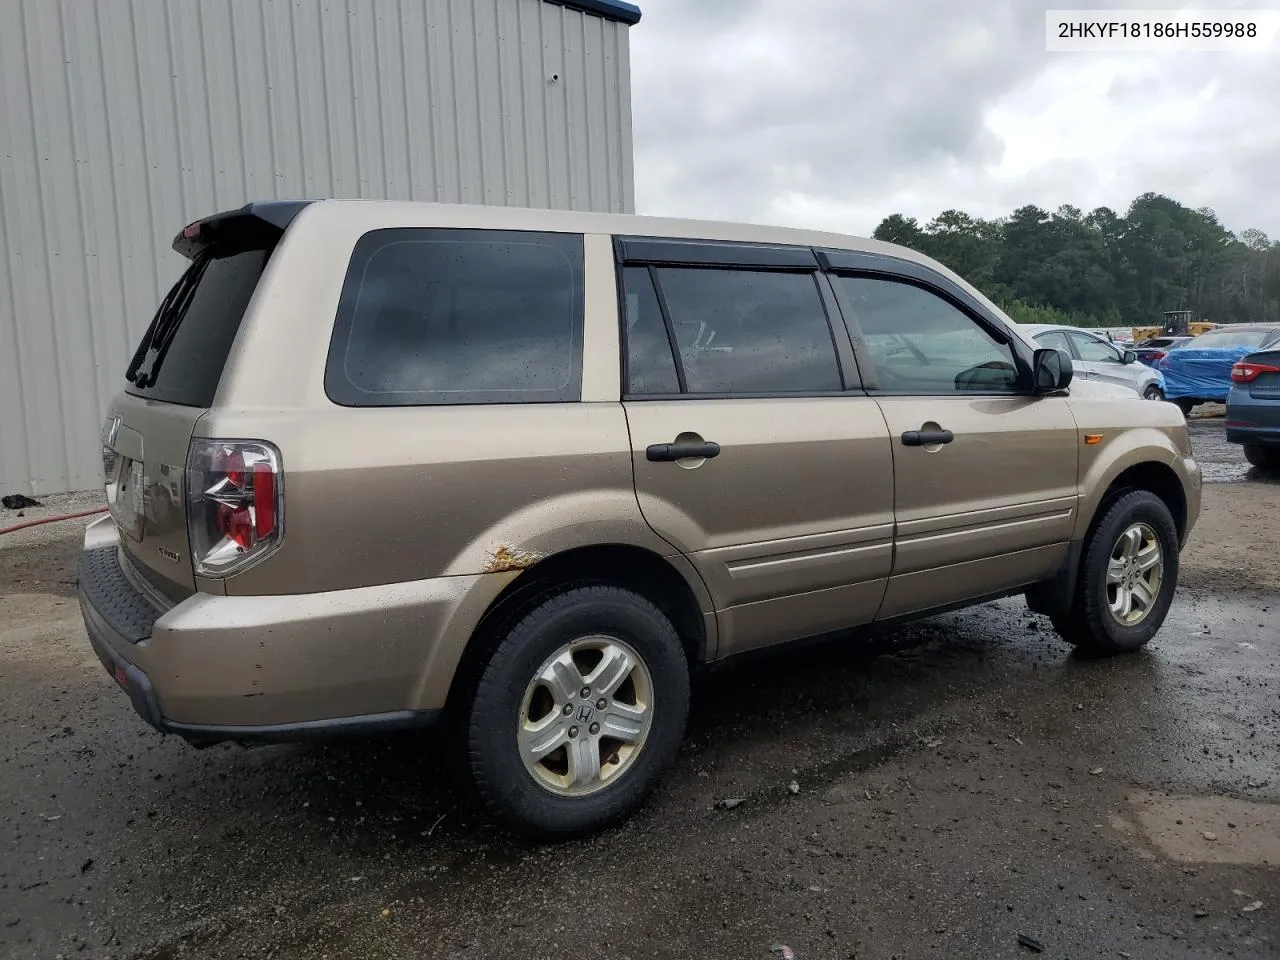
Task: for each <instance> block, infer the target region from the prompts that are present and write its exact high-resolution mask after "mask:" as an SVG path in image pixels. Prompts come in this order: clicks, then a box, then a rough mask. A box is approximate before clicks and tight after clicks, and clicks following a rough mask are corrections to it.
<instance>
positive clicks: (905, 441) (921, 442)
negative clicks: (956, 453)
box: [902, 430, 956, 447]
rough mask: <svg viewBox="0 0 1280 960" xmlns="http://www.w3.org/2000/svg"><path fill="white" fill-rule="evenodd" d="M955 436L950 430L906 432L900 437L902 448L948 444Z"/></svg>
mask: <svg viewBox="0 0 1280 960" xmlns="http://www.w3.org/2000/svg"><path fill="white" fill-rule="evenodd" d="M955 438H956V435H955V434H954V433H952V432H951V431H950V430H908V431H907V432H906V433H904V434H903V435H902V445H903V446H904V447H928V446H932V445H933V444H935V443H950V442H951V441H952V440H954V439H955Z"/></svg>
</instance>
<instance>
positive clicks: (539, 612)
mask: <svg viewBox="0 0 1280 960" xmlns="http://www.w3.org/2000/svg"><path fill="white" fill-rule="evenodd" d="M597 657H598V659H596V658H597ZM611 664H616V666H610V665H611ZM619 676H621V677H622V679H618V677H619ZM688 712H689V667H688V663H687V661H686V659H685V654H684V648H683V647H682V646H681V643H680V638H679V636H678V635H677V634H676V631H675V628H674V627H673V626H672V625H671V622H670V621H669V620H668V619H667V618H666V617H665V616H664V615H663V614H662V612H661V611H660V610H658V608H657V607H655V606H654V605H653V604H652V603H650V602H649V601H648V600H646V599H645V598H644V597H641V596H639V595H638V594H635V593H632V592H631V591H629V590H623V589H620V588H618V587H611V586H586V587H578V588H575V589H571V590H567V591H566V592H564V593H560V594H557V595H555V596H552V597H550V598H549V599H547V600H545V601H543V602H542V603H540V604H539V605H538V606H536V607H535V608H534V609H533V610H532V611H530V612H529V613H528V614H527V615H526V616H524V617H523V618H522V619H521V620H520V621H519V622H518V623H516V624H515V626H514V627H512V628H511V630H510V631H509V632H508V633H507V635H506V637H505V638H504V639H503V640H502V641H501V642H500V643H499V645H498V647H497V649H495V650H494V652H493V654H492V655H491V656H490V658H489V661H488V663H487V664H486V665H485V667H484V669H483V670H482V671H481V673H480V677H479V680H478V681H477V682H476V687H475V694H474V696H473V697H472V700H471V703H470V707H469V710H468V713H467V753H468V759H469V761H470V766H471V773H472V778H473V780H474V782H475V786H476V789H477V791H478V792H479V794H480V798H481V799H482V801H483V802H484V804H485V806H486V807H487V808H488V810H489V812H490V814H491V815H492V816H493V817H494V819H495V820H497V821H498V822H499V823H501V824H502V825H503V826H505V827H506V828H507V829H509V830H510V831H511V832H513V833H516V834H519V835H521V836H524V837H527V838H529V839H533V840H563V839H568V838H570V837H575V836H581V835H583V834H587V833H593V832H595V831H598V830H602V829H604V828H606V827H609V826H613V825H614V824H617V823H619V822H621V821H622V820H624V819H626V818H627V817H628V816H630V815H631V814H632V813H634V812H635V811H636V810H637V809H638V808H639V807H640V806H641V805H642V804H643V803H644V801H645V798H646V797H647V796H648V794H649V792H650V790H651V789H652V787H653V786H654V784H655V783H656V781H657V780H658V778H659V776H660V774H661V773H662V771H663V770H664V769H665V768H666V767H667V766H669V765H670V763H671V761H672V760H673V759H674V757H675V755H676V751H677V750H678V748H679V746H680V740H681V737H682V736H683V735H684V725H685V719H686V718H687V716H688ZM610 731H614V732H616V733H618V734H619V737H610V736H609V732H610ZM627 738H630V739H631V741H632V742H630V743H627V742H626V740H627ZM552 743H555V744H558V746H556V747H554V749H548V747H549V745H550V744H552Z"/></svg>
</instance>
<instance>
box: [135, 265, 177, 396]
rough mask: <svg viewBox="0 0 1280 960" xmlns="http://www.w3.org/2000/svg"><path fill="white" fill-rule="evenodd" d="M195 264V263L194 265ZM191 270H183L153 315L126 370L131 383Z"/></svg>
mask: <svg viewBox="0 0 1280 960" xmlns="http://www.w3.org/2000/svg"><path fill="white" fill-rule="evenodd" d="M192 266H194V264H193V265H192ZM190 272H191V267H188V268H187V269H186V270H184V271H182V276H180V277H179V278H178V280H177V282H176V283H175V284H174V285H173V286H172V287H170V288H169V292H168V293H166V294H165V295H164V299H163V300H161V301H160V306H159V307H157V308H156V312H155V314H154V315H152V317H151V323H150V324H148V325H147V332H146V333H144V334H143V335H142V342H141V343H139V344H138V349H137V350H135V351H134V352H133V359H132V360H130V361H129V368H128V369H127V370H126V371H125V374H124V378H125V379H126V380H128V381H129V382H130V383H136V382H137V379H138V368H139V367H141V366H142V361H144V360H145V359H146V358H147V351H148V350H150V349H151V345H152V344H153V343H155V340H156V331H157V328H158V327H159V326H160V323H161V321H162V320H163V319H164V316H165V314H166V313H167V312H168V310H169V308H170V307H171V306H172V305H173V301H174V298H175V297H177V295H178V291H179V290H181V289H182V285H183V284H184V283H185V282H186V280H187V275H188V274H189V273H190Z"/></svg>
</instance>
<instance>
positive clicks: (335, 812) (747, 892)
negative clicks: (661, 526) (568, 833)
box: [0, 421, 1280, 960]
mask: <svg viewBox="0 0 1280 960" xmlns="http://www.w3.org/2000/svg"><path fill="white" fill-rule="evenodd" d="M1193 429H1194V430H1195V434H1196V440H1195V443H1196V453H1197V456H1198V457H1199V458H1200V459H1201V460H1202V462H1203V463H1204V464H1205V465H1206V473H1208V472H1209V470H1210V469H1213V470H1215V471H1217V470H1219V467H1220V470H1221V472H1220V475H1211V477H1210V478H1211V479H1217V480H1221V481H1224V483H1222V484H1220V485H1218V486H1217V487H1210V488H1209V490H1207V492H1206V497H1212V496H1218V495H1219V494H1218V493H1217V492H1215V491H1217V490H1226V489H1227V488H1228V487H1231V488H1233V489H1234V488H1235V483H1233V482H1232V481H1235V482H1236V483H1239V484H1242V485H1244V486H1243V487H1241V488H1240V489H1241V490H1244V489H1245V488H1246V487H1247V489H1248V490H1251V491H1252V490H1262V491H1269V490H1270V489H1271V486H1270V485H1268V484H1262V483H1258V482H1257V479H1258V478H1254V477H1253V476H1252V475H1251V474H1250V473H1249V471H1248V470H1247V469H1246V468H1244V467H1243V466H1242V465H1243V461H1242V460H1240V458H1239V454H1238V451H1237V450H1235V449H1234V448H1231V447H1229V446H1227V445H1226V444H1222V445H1221V449H1219V448H1218V446H1216V445H1215V443H1214V440H1215V436H1216V434H1215V433H1214V430H1215V429H1216V430H1218V431H1220V429H1221V426H1220V421H1219V422H1218V423H1217V424H1216V425H1208V426H1201V425H1199V424H1196V425H1194V426H1193ZM1233 456H1234V458H1235V459H1234V460H1232V459H1231V458H1232V457H1233ZM1219 457H1221V458H1222V459H1221V463H1219V460H1218V458H1219ZM1235 473H1239V476H1236V475H1235ZM1250 496H1252V495H1250ZM1273 500H1274V497H1273ZM1268 502H1270V501H1268ZM76 548H77V543H76V541H75V539H74V538H71V537H66V538H63V539H61V540H55V541H52V542H46V543H41V544H38V545H36V546H33V547H32V548H30V549H29V551H28V552H27V554H25V555H24V556H23V557H22V559H21V562H20V563H14V564H10V566H9V567H8V568H6V569H7V571H8V573H7V575H8V577H9V581H8V582H6V583H5V584H4V592H3V599H2V600H0V711H3V713H2V715H0V957H5V958H14V960H17V958H23V960H25V958H56V957H58V956H62V957H64V958H70V957H80V956H83V957H95V958H97V957H102V958H148V960H171V958H179V957H202V958H203V957H210V958H234V957H262V958H266V957H290V958H294V957H296V958H331V960H356V958H359V960H372V958H382V957H386V958H392V957H396V958H399V957H415V958H416V957H424V958H425V957H459V958H471V957H483V958H489V957H494V958H541V957H546V958H557V960H560V958H573V960H587V958H595V957H600V958H606V957H607V958H621V957H630V958H634V960H638V958H641V957H655V958H672V960H675V958H690V957H698V958H704V957H705V958H721V957H723V958H756V957H758V958H769V957H780V956H783V953H782V951H781V949H780V948H781V947H782V946H783V945H785V946H787V947H788V948H790V950H791V951H792V952H793V954H794V956H795V957H797V958H799V960H809V958H816V957H840V958H846V957H856V958H891V957H901V958H914V957H982V958H993V957H1032V956H1045V957H1134V958H1140V957H1153V958H1201V957H1240V958H1255V957H1256V958H1263V957H1276V956H1280V850H1278V849H1277V846H1280V649H1278V648H1280V625H1278V624H1280V616H1278V614H1280V593H1277V592H1275V591H1272V590H1263V589H1256V588H1255V587H1247V588H1245V589H1234V590H1225V589H1222V588H1221V585H1220V581H1219V580H1215V579H1212V578H1197V575H1196V573H1195V571H1194V570H1188V572H1187V576H1186V577H1185V578H1184V586H1183V588H1182V589H1181V590H1180V592H1179V596H1178V599H1177V600H1176V603H1175V606H1174V609H1173V611H1172V613H1171V614H1170V617H1169V619H1168V621H1167V622H1166V625H1165V627H1164V628H1163V630H1162V631H1161V633H1160V634H1159V636H1158V637H1157V639H1156V641H1155V642H1153V644H1152V645H1151V646H1150V647H1149V648H1148V649H1147V650H1145V651H1143V652H1142V653H1140V654H1137V655H1134V656H1129V657H1123V658H1119V659H1113V660H1104V661H1091V660H1087V659H1083V658H1080V657H1077V656H1075V655H1074V654H1072V652H1071V651H1070V650H1069V648H1067V647H1065V646H1063V645H1062V644H1061V643H1060V642H1059V641H1058V640H1057V639H1056V638H1055V637H1054V635H1053V634H1052V632H1051V631H1050V630H1049V628H1048V625H1047V622H1046V621H1045V620H1043V618H1040V617H1035V616H1032V615H1029V614H1028V613H1027V611H1026V608H1025V605H1024V604H1023V603H1022V601H1020V600H1007V601H1001V602H998V603H994V604H986V605H984V606H981V607H977V608H974V609H971V610H968V611H964V612H960V613H954V614H948V615H945V616H942V617H938V618H935V619H933V620H929V621H925V622H922V623H919V624H915V625H912V626H909V627H904V628H899V629H896V630H878V631H871V632H864V633H860V634H857V635H855V636H851V637H848V638H843V639H840V640H836V641H831V642H827V643H823V644H820V645H812V646H807V647H804V648H799V649H789V650H786V651H782V652H778V653H774V654H771V655H768V656H763V657H758V658H753V659H751V660H748V661H744V662H742V663H738V664H731V665H728V666H725V667H723V668H721V669H717V670H714V671H710V672H708V673H705V674H703V675H700V676H699V677H698V678H697V680H696V683H695V692H694V707H693V711H692V715H691V719H690V727H689V732H688V735H687V738H686V743H685V746H684V748H683V750H682V752H681V754H680V757H679V760H678V762H677V764H676V767H675V769H674V770H673V771H672V772H671V773H670V775H669V776H668V777H667V779H666V781H665V782H664V784H663V785H662V787H661V788H660V790H659V791H658V792H657V793H656V794H655V795H654V797H653V798H652V801H651V802H650V803H649V805H648V806H647V807H646V808H645V809H644V810H643V811H642V812H641V813H640V815H639V816H637V817H636V818H635V819H633V820H632V821H631V822H629V823H628V824H626V825H625V826H623V827H621V828H619V829H617V830H614V831H611V832H609V833H607V834H603V835H601V836H598V837H595V838H592V839H589V840H585V841H576V842H571V843H566V844H560V845H556V846H546V847H533V846H527V845H523V844H520V843H517V842H514V841H512V840H510V839H507V838H506V837H503V836H501V835H498V834H495V833H494V832H493V831H492V829H491V828H490V827H489V825H488V823H487V822H486V821H485V820H484V819H483V817H481V816H480V815H479V814H477V813H476V811H475V810H474V804H473V802H472V800H471V798H470V797H469V795H468V793H467V792H466V790H465V788H463V787H460V786H459V785H458V784H459V778H458V776H457V771H456V767H455V766H454V761H453V759H452V756H451V751H450V749H449V743H448V741H447V738H446V737H445V736H444V735H443V734H441V733H426V734H414V735H403V736H398V737H395V738H390V739H382V740H377V741H367V740H355V741H343V742H337V743H331V744H327V745H298V746H282V747H266V748H258V749H252V750H246V749H241V748H238V747H233V746H219V747H214V748H210V749H207V750H203V751H199V750H194V749H192V748H190V747H187V746H186V745H184V744H182V743H181V742H178V741H175V740H173V739H166V738H162V737H160V736H159V735H158V734H155V733H153V732H151V731H150V730H149V729H147V728H146V727H145V726H144V725H143V724H142V722H141V721H140V720H138V719H137V718H136V717H135V716H134V715H133V714H132V712H131V710H130V708H129V706H128V703H127V701H126V699H125V698H124V697H123V695H121V694H120V693H119V691H118V690H117V689H116V688H115V687H114V685H113V684H112V683H111V681H110V679H109V678H108V677H107V676H106V674H105V673H104V672H103V670H102V668H101V666H100V665H99V664H98V663H97V661H96V660H95V659H94V658H93V656H92V654H91V653H90V652H89V651H88V647H87V643H86V642H85V640H84V636H83V631H82V629H81V627H80V624H79V614H78V610H77V608H76V606H75V603H74V600H73V599H72V598H71V591H72V590H73V582H74V581H73V575H72V574H71V573H70V571H71V569H72V568H71V566H70V565H71V564H72V562H73V560H74V556H75V551H76ZM1278 549H1280V548H1277V547H1275V546H1274V545H1272V547H1271V553H1270V554H1268V555H1267V556H1266V557H1265V558H1264V561H1265V562H1266V563H1269V564H1272V565H1273V566H1274V565H1276V564H1277V563H1280V558H1277V556H1276V555H1275V553H1276V551H1277V550H1278ZM36 581H39V582H36ZM1251 582H1252V581H1251ZM726 801H729V802H728V803H726ZM1019 937H1022V938H1023V942H1022V943H1020V942H1019ZM775 947H778V948H779V949H777V950H774V948H775ZM1036 949H1039V950H1041V951H1042V952H1041V953H1036V952H1035V950H1036Z"/></svg>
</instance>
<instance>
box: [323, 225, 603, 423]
mask: <svg viewBox="0 0 1280 960" xmlns="http://www.w3.org/2000/svg"><path fill="white" fill-rule="evenodd" d="M582 259H583V258H582V236H581V235H580V234H560V233H531V232H516V231H494V230H450V229H417V228H413V229H389V230H375V231H372V232H371V233H367V234H365V235H364V236H363V237H361V238H360V240H359V241H358V242H357V243H356V247H355V251H354V252H353V253H352V256H351V264H350V266H349V268H348V270H347V276H346V281H345V282H344V284H343V287H342V296H341V299H340V301H339V304H338V315H337V319H336V321H335V323H334V329H333V338H332V340H331V341H330V345H329V358H328V363H327V366H326V368H325V392H326V393H327V394H328V395H329V399H331V400H332V401H333V402H335V403H338V404H342V405H344V406H416V405H427V404H475V403H531V402H535V403H536V402H544V403H547V402H563V401H574V400H578V399H579V398H580V396H581V392H582V323H583V319H582V318H583V306H582V282H583V281H582Z"/></svg>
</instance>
